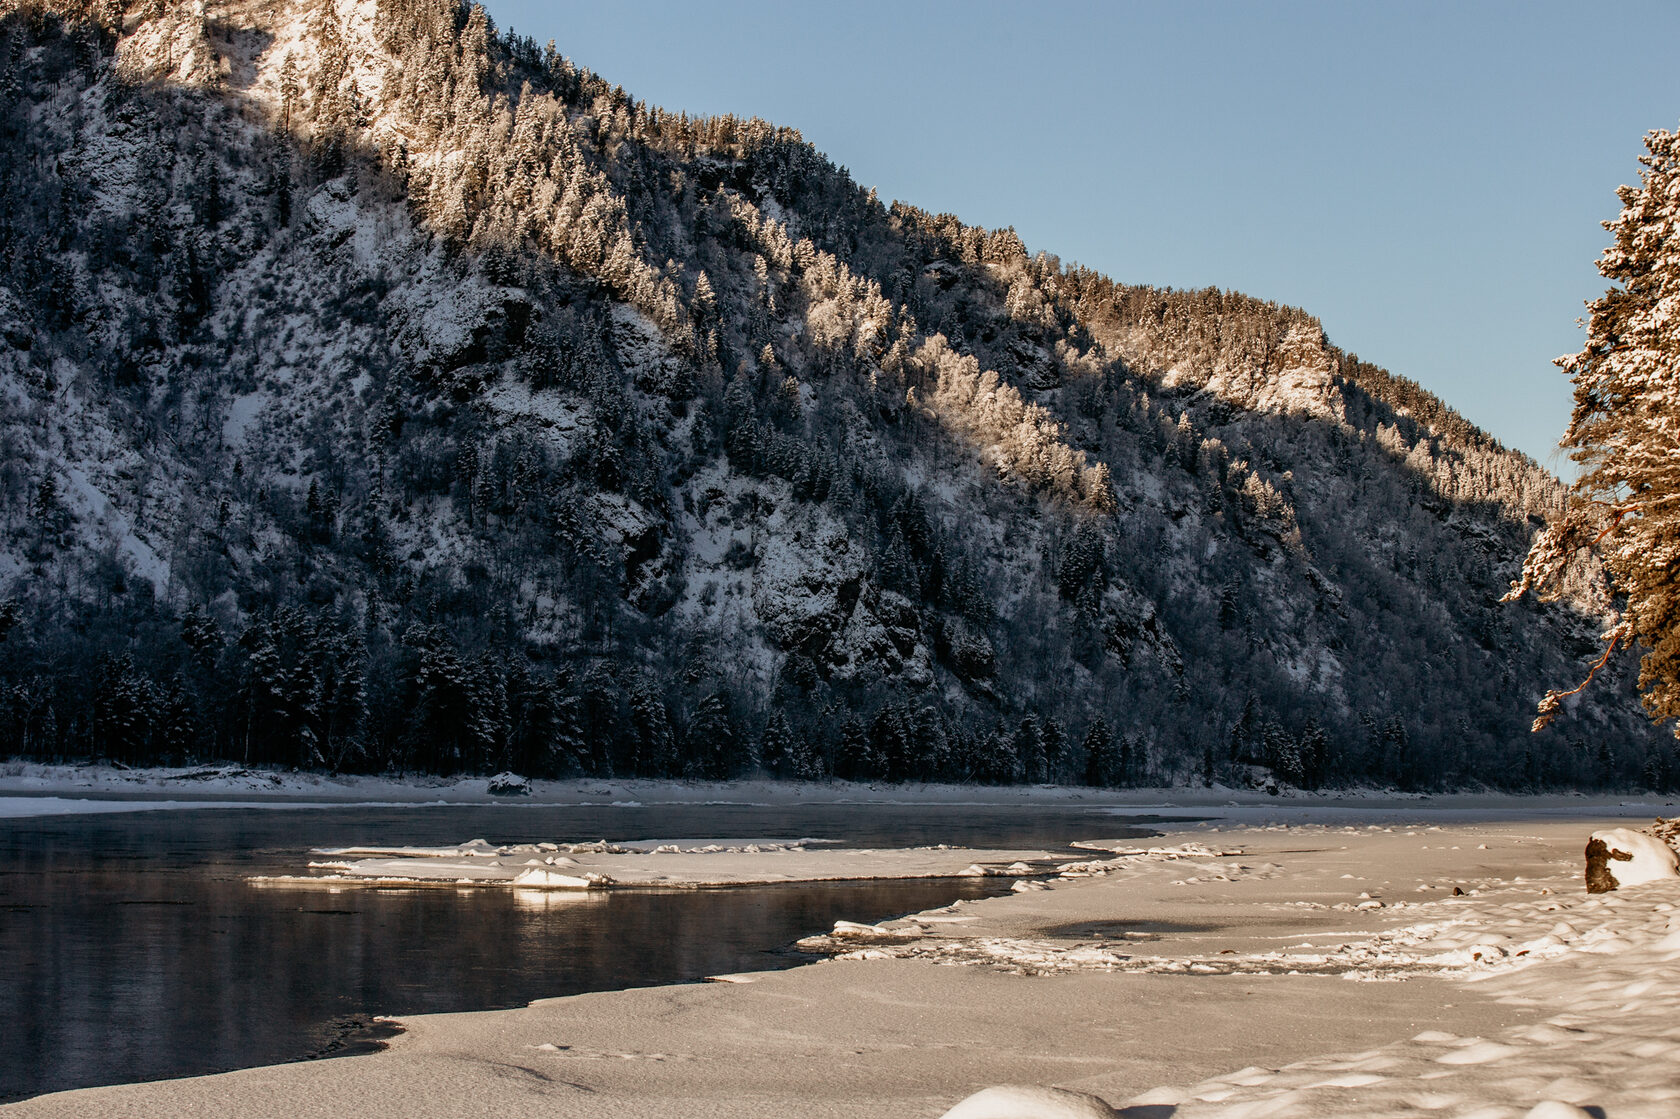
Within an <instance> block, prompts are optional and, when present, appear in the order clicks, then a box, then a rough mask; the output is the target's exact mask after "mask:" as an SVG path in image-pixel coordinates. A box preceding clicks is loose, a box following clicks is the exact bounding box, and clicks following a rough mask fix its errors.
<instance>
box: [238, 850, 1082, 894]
mask: <svg viewBox="0 0 1680 1119" xmlns="http://www.w3.org/2000/svg"><path fill="white" fill-rule="evenodd" d="M314 854H315V855H316V856H317V857H316V858H315V859H313V860H311V861H310V862H309V864H308V869H309V871H310V872H311V873H309V874H307V875H288V876H280V877H260V878H254V879H252V881H253V882H255V883H257V884H259V885H266V886H329V887H346V886H509V887H518V888H532V889H570V890H584V889H600V888H606V887H666V888H693V887H704V886H756V885H771V884H776V883H790V882H842V881H858V880H877V879H896V878H977V877H989V876H999V875H1013V876H1017V877H1021V876H1027V877H1031V876H1036V875H1043V874H1050V873H1054V872H1056V871H1057V870H1058V869H1060V867H1061V866H1063V865H1064V864H1066V863H1068V862H1072V861H1074V860H1073V859H1072V858H1071V857H1070V856H1066V855H1061V856H1058V855H1054V854H1051V853H1049V852H1047V851H1039V850H1022V849H1008V850H998V849H974V848H965V847H950V846H945V845H941V846H937V847H912V848H894V849H866V850H858V849H852V848H841V847H837V846H834V845H833V844H831V843H829V842H828V841H825V840H820V839H675V840H670V839H668V840H639V841H633V842H624V843H606V842H595V843H569V844H563V843H519V844H504V845H497V844H492V843H488V842H486V841H484V840H482V839H475V840H471V841H469V842H467V843H462V844H458V845H456V846H453V847H335V848H322V849H318V850H317V851H315V852H314Z"/></svg>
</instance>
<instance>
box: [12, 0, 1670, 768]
mask: <svg viewBox="0 0 1680 1119" xmlns="http://www.w3.org/2000/svg"><path fill="white" fill-rule="evenodd" d="M0 13H4V15H3V17H0V440H3V441H4V455H3V458H0V470H3V471H4V480H3V485H0V600H3V605H0V634H3V635H4V637H3V640H0V685H3V689H4V690H3V692H0V728H4V729H3V730H0V734H3V735H4V738H0V742H3V743H4V744H5V746H7V747H9V748H10V749H11V750H14V751H17V752H20V753H29V754H36V755H85V754H101V755H105V756H108V757H111V758H114V759H116V760H123V761H134V760H141V759H159V758H170V757H176V758H187V757H204V756H211V755H216V756H233V757H240V758H244V759H248V760H252V761H259V760H260V761H267V762H279V763H285V764H297V765H305V766H322V765H325V766H341V767H361V768H393V767H394V768H422V769H438V770H446V771H453V770H459V769H463V768H464V769H468V770H474V769H492V768H504V767H512V768H515V769H519V770H522V771H525V772H531V773H543V772H550V773H561V772H576V771H582V772H589V773H606V772H617V773H620V774H622V773H627V772H637V773H645V774H668V775H683V774H692V775H707V776H713V775H729V774H733V773H739V772H745V771H749V770H756V769H759V768H761V767H762V768H767V769H769V770H771V771H773V772H777V773H782V774H789V775H800V776H816V775H820V774H824V773H837V774H839V775H842V776H858V777H885V778H888V779H901V778H913V777H946V778H954V779H968V780H985V781H1009V780H1020V779H1027V780H1044V779H1064V780H1090V781H1092V782H1094V783H1104V784H1118V783H1135V782H1141V781H1145V780H1149V781H1159V780H1175V779H1192V778H1199V777H1201V778H1205V777H1208V776H1214V777H1218V778H1221V779H1226V780H1230V779H1244V778H1247V777H1250V776H1258V775H1259V774H1260V769H1259V768H1258V767H1266V768H1268V769H1270V770H1272V771H1274V772H1275V773H1277V774H1279V775H1280V776H1282V777H1283V778H1285V779H1286V780H1289V781H1292V782H1294V783H1297V784H1315V783H1321V782H1330V783H1335V782H1347V781H1379V782H1396V783H1400V784H1402V785H1409V786H1419V787H1422V786H1437V785H1444V784H1463V783H1468V782H1487V783H1490V784H1496V785H1505V786H1521V787H1531V786H1538V785H1547V784H1564V783H1574V784H1580V783H1597V782H1608V783H1617V784H1624V785H1633V784H1641V783H1643V784H1647V785H1653V786H1662V787H1668V786H1669V785H1670V783H1671V782H1672V781H1673V780H1675V779H1677V778H1680V772H1677V771H1676V770H1675V768H1674V762H1673V758H1672V755H1671V753H1670V749H1671V745H1672V744H1671V741H1670V740H1669V739H1668V738H1667V737H1666V736H1665V735H1663V734H1661V733H1659V732H1656V731H1654V730H1653V729H1652V728H1650V727H1649V726H1648V725H1647V724H1646V721H1645V720H1644V718H1643V716H1642V714H1641V712H1640V711H1639V708H1638V703H1637V700H1636V698H1635V697H1634V694H1633V690H1632V686H1631V682H1630V681H1628V680H1627V679H1625V678H1622V679H1617V680H1613V681H1611V682H1609V683H1608V684H1603V685H1601V686H1597V687H1596V689H1595V690H1594V691H1593V692H1590V693H1588V694H1587V695H1586V696H1585V697H1583V698H1580V699H1578V700H1576V701H1574V703H1575V706H1574V708H1573V710H1572V711H1571V712H1570V716H1569V717H1568V718H1567V719H1560V720H1559V721H1558V723H1557V724H1556V725H1555V726H1554V727H1552V728H1551V729H1549V730H1547V731H1545V732H1543V733H1541V734H1538V735H1532V736H1531V735H1530V734H1529V733H1528V731H1527V727H1528V723H1529V720H1530V718H1531V713H1532V710H1533V706H1534V702H1535V700H1536V699H1537V698H1538V696H1539V695H1540V694H1541V692H1542V691H1543V690H1544V689H1545V687H1546V686H1548V685H1554V684H1558V683H1560V682H1564V681H1567V680H1569V679H1571V678H1572V677H1574V676H1576V675H1577V674H1578V673H1580V672H1581V671H1583V667H1584V665H1585V664H1586V663H1587V662H1588V661H1589V660H1590V659H1591V658H1592V656H1593V653H1594V652H1595V648H1596V642H1595V636H1596V634H1597V632H1598V631H1599V630H1600V629H1601V628H1602V627H1603V624H1604V617H1605V615H1606V613H1607V612H1608V610H1609V609H1610V605H1611V604H1610V603H1609V602H1608V601H1607V599H1606V598H1605V596H1604V592H1603V584H1602V580H1601V578H1600V577H1599V576H1598V574H1597V573H1596V572H1595V571H1594V570H1592V569H1591V568H1590V567H1588V566H1583V567H1582V569H1581V570H1580V571H1579V572H1578V573H1577V575H1576V586H1575V592H1574V597H1573V601H1572V602H1571V603H1569V604H1565V605H1560V606H1543V607H1542V606H1535V605H1532V604H1522V605H1511V606H1502V605H1499V604H1498V603H1497V601H1496V600H1497V598H1498V596H1499V595H1500V594H1501V593H1502V592H1503V591H1504V590H1505V588H1506V587H1507V585H1508V582H1509V580H1510V579H1511V578H1512V577H1514V576H1515V575H1516V573H1517V570H1518V566H1519V562H1520V559H1521V557H1522V555H1523V553H1524V551H1525V550H1526V546H1527V543H1528V540H1529V538H1530V536H1531V534H1532V532H1533V531H1534V526H1535V525H1536V524H1538V523H1539V521H1540V519H1541V518H1542V517H1543V516H1544V515H1545V514H1547V513H1548V512H1550V511H1552V510H1554V509H1555V508H1556V507H1557V506H1558V503H1559V502H1560V501H1561V499H1562V498H1561V490H1560V487H1559V486H1558V484H1557V482H1556V480H1555V479H1553V478H1552V477H1551V476H1549V475H1548V474H1547V473H1545V472H1544V471H1543V470H1541V469H1540V468H1539V467H1538V466H1536V464H1535V463H1533V462H1532V461H1531V460H1529V459H1527V458H1526V457H1524V456H1522V455H1519V454H1516V453H1514V452H1511V451H1509V450H1506V449H1505V448H1503V447H1501V446H1500V445H1499V444H1498V443H1497V442H1496V441H1495V440H1493V439H1492V438H1491V437H1489V436H1487V435H1486V434H1484V433H1483V432H1481V431H1479V430H1478V429H1476V428H1475V427H1473V426H1472V425H1470V424H1469V423H1467V422H1466V421H1465V420H1463V419H1462V418H1461V417H1459V416H1458V415H1456V414H1455V413H1453V412H1452V411H1451V410H1450V409H1449V408H1447V407H1446V406H1445V405H1444V404H1443V403H1442V402H1441V401H1439V400H1437V399H1436V398H1434V397H1432V396H1430V395H1429V394H1428V393H1425V392H1423V391H1422V390H1421V389H1419V388H1418V387H1417V386H1415V385H1413V384H1411V383H1410V382H1408V381H1405V380H1402V379H1399V378H1396V377H1393V376H1390V375H1389V374H1387V373H1386V372H1384V371H1383V370H1381V369H1378V368H1376V367H1374V366H1371V365H1368V364H1365V363H1363V362H1361V361H1359V360H1358V359H1356V358H1354V357H1353V356H1351V355H1348V354H1346V353H1343V352H1342V351H1340V350H1338V349H1337V348H1335V347H1334V346H1332V345H1331V344H1330V343H1329V341H1328V340H1327V339H1326V338H1325V335H1324V332H1323V330H1322V328H1321V327H1320V325H1319V324H1318V323H1317V322H1316V321H1315V320H1314V319H1312V318H1311V317H1310V316H1309V315H1307V314H1306V313H1304V312H1302V311H1299V310H1296V309H1294V308H1288V307H1281V306H1277V305H1275V304H1269V303H1262V302H1259V301H1257V300H1253V299H1250V298H1247V297H1245V296H1241V295H1237V294H1233V293H1223V292H1218V291H1211V290H1210V291H1198V292H1175V291H1164V290H1157V289H1151V288H1140V287H1128V286H1124V285H1119V284H1115V283H1113V282H1112V281H1110V280H1109V279H1107V278H1106V277H1103V276H1101V275H1098V274H1096V273H1093V272H1090V271H1088V270H1085V269H1082V268H1077V267H1067V266H1064V265H1063V264H1062V263H1061V262H1059V261H1058V260H1057V259H1056V258H1055V257H1053V256H1049V255H1047V254H1045V253H1039V254H1037V255H1029V254H1028V253H1027V251H1026V250H1025V248H1024V247H1023V245H1022V244H1021V242H1020V240H1019V239H1018V238H1017V237H1016V236H1015V234H1014V233H1013V231H1011V230H1007V229H1005V230H992V231H988V230H984V229H979V228H975V227H973V226H967V225H964V224H963V223H962V222H961V221H959V220H958V219H956V218H954V217H952V216H950V215H931V214H927V213H924V212H922V211H919V210H917V209H914V208H913V207H911V206H908V205H904V204H901V203H895V204H893V205H892V206H891V207H888V206H885V205H883V204H882V203H881V202H880V201H879V200H878V199H877V198H876V197H875V196H874V193H873V192H871V191H865V190H862V189H860V188H859V187H858V186H857V185H856V184H855V183H853V182H852V181H851V179H850V178H849V177H848V176H847V175H846V173H845V172H844V171H843V170H840V169H838V168H836V167H834V166H833V165H832V164H830V163H828V162H827V161H826V160H825V159H823V157H822V156H820V155H819V154H818V153H817V152H815V151H814V150H813V149H812V148H811V147H810V146H809V145H807V144H806V143H804V142H803V141H802V140H801V138H800V137H799V136H798V134H797V133H795V132H792V131H790V130H788V129H785V128H777V127H774V126H771V125H769V124H766V123H765V122H763V121H760V120H756V119H754V120H738V119H734V118H728V117H724V118H704V119H701V118H691V117H687V116H684V115H681V114H679V113H672V112H667V111H664V110H662V109H659V108H655V107H651V106H648V105H645V104H642V103H640V102H637V101H635V100H634V99H633V98H632V97H630V96H629V95H628V94H626V93H625V92H624V91H623V90H621V89H618V88H616V87H612V86H610V85H608V83H607V82H605V81H604V80H602V79H601V78H599V77H597V76H595V75H594V74H592V73H590V72H588V71H586V70H581V69H579V68H578V67H576V66H575V65H574V64H573V63H571V62H569V61H568V60H566V59H565V58H564V57H563V56H561V55H560V54H559V53H558V52H557V51H556V50H555V49H554V48H553V46H552V45H550V46H549V47H548V48H540V47H538V46H537V45H536V44H535V43H533V42H531V41H529V40H527V39H521V38H518V37H512V36H503V35H499V34H498V33H497V32H496V31H495V29H494V28H493V27H492V26H491V24H490V21H489V20H488V19H487V17H486V16H485V14H484V13H483V12H482V10H480V9H478V8H468V7H464V6H460V5H458V4H456V3H454V2H451V0H356V2H354V3H352V2H349V0H337V2H334V0H325V2H319V0H309V2H304V0H276V2H261V3H259V2H255V0H236V2H228V3H205V2H202V0H200V2H195V3H165V2H163V0H148V2H146V3H143V4H137V5H135V6H133V7H129V8H125V7H124V5H123V4H122V3H121V2H119V0H97V2H68V0H64V2H49V3H41V2H37V3H17V2H14V0H6V2H0Z"/></svg>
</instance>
